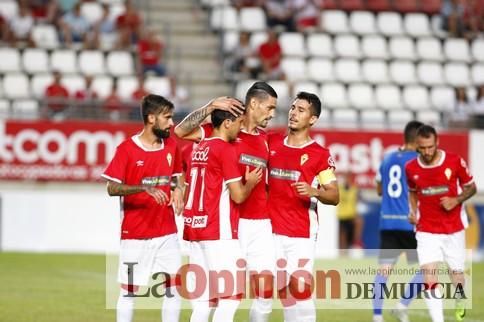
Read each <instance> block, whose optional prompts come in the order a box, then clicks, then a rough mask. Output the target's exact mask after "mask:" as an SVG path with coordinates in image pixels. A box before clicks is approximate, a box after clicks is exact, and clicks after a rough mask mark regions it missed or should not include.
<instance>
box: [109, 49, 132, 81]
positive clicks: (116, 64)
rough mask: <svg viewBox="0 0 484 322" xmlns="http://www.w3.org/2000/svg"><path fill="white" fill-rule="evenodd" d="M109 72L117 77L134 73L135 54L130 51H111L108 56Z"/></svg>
mask: <svg viewBox="0 0 484 322" xmlns="http://www.w3.org/2000/svg"><path fill="white" fill-rule="evenodd" d="M106 67H107V70H108V72H109V73H110V74H111V75H112V76H115V77H119V76H125V75H133V74H134V62H133V56H131V53H130V52H129V51H111V52H109V53H108V55H107V57H106Z"/></svg>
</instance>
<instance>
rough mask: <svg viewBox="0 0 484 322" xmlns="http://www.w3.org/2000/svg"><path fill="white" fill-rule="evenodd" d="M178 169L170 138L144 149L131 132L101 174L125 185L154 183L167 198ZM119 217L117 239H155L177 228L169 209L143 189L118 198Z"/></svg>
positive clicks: (179, 159) (171, 209)
mask: <svg viewBox="0 0 484 322" xmlns="http://www.w3.org/2000/svg"><path fill="white" fill-rule="evenodd" d="M181 171H182V169H181V157H180V153H179V150H178V147H177V144H176V141H175V140H174V139H172V138H167V139H164V140H163V141H162V146H161V148H160V149H157V150H147V149H146V148H144V147H143V145H142V144H141V142H140V140H139V136H138V135H135V136H133V137H131V138H129V139H127V140H125V141H124V142H123V143H121V144H120V145H119V146H118V148H117V150H116V154H115V155H114V158H113V159H112V160H111V162H110V163H109V165H108V167H107V168H106V170H105V171H104V173H103V174H102V177H104V178H105V179H108V180H111V181H115V182H119V183H124V184H128V185H151V186H156V187H159V189H161V190H163V191H164V192H165V193H166V194H167V196H168V197H170V195H171V190H170V182H171V178H172V176H175V175H180V174H181ZM121 218H122V223H121V239H145V238H155V237H160V236H164V235H169V234H173V233H176V231H177V229H176V224H175V217H174V214H173V208H172V207H171V206H168V205H167V204H163V205H159V204H157V203H156V201H155V199H154V198H153V197H152V196H150V195H149V194H148V193H146V192H139V193H135V194H131V195H127V196H123V197H121Z"/></svg>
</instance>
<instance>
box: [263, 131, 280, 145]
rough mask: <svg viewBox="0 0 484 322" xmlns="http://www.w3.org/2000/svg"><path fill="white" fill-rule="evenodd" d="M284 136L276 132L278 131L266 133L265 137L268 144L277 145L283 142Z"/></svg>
mask: <svg viewBox="0 0 484 322" xmlns="http://www.w3.org/2000/svg"><path fill="white" fill-rule="evenodd" d="M284 137H285V135H284V134H282V133H278V132H269V133H266V138H267V142H268V143H269V146H273V145H277V144H283V143H284Z"/></svg>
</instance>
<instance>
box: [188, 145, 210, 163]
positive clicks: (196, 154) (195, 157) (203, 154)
mask: <svg viewBox="0 0 484 322" xmlns="http://www.w3.org/2000/svg"><path fill="white" fill-rule="evenodd" d="M209 151H210V147H208V146H207V147H206V148H205V149H203V150H194V151H193V152H192V161H198V162H207V160H208V152H209Z"/></svg>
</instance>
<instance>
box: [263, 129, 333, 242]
mask: <svg viewBox="0 0 484 322" xmlns="http://www.w3.org/2000/svg"><path fill="white" fill-rule="evenodd" d="M269 153H270V156H269V201H268V208H269V214H270V217H271V220H272V229H273V232H274V233H276V234H279V235H284V236H289V237H302V238H315V237H316V234H317V231H318V214H317V199H316V198H307V197H301V196H299V194H298V193H297V191H296V189H295V188H294V187H293V186H291V184H293V183H296V182H307V183H308V184H309V185H311V186H313V187H319V186H320V182H319V180H318V176H320V174H321V173H323V172H324V171H325V170H330V171H333V170H334V162H333V159H332V158H331V154H330V152H329V150H328V149H326V148H324V147H322V146H320V145H319V144H318V143H316V142H315V141H310V142H308V143H307V144H305V145H303V146H300V147H293V146H289V145H288V144H287V137H284V136H282V135H277V134H275V135H269ZM327 183H329V182H323V183H322V184H327Z"/></svg>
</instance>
